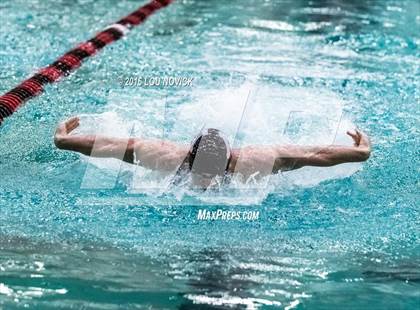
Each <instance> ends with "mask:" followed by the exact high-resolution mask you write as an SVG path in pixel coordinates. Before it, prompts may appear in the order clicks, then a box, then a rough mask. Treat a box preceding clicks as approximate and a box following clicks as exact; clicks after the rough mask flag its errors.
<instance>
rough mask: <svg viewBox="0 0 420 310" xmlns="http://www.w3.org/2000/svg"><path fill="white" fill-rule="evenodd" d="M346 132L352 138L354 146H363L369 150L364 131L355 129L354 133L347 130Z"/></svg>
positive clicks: (367, 139) (368, 142)
mask: <svg viewBox="0 0 420 310" xmlns="http://www.w3.org/2000/svg"><path fill="white" fill-rule="evenodd" d="M347 134H348V135H349V136H350V137H351V138H352V139H353V141H354V146H355V147H359V148H364V149H366V150H367V151H369V152H370V141H369V138H368V136H367V135H366V134H365V133H363V132H361V131H360V130H358V129H355V132H354V133H353V132H351V131H347Z"/></svg>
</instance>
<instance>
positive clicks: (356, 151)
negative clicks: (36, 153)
mask: <svg viewBox="0 0 420 310" xmlns="http://www.w3.org/2000/svg"><path fill="white" fill-rule="evenodd" d="M78 126H79V118H78V117H72V118H70V119H68V120H67V121H65V122H63V123H61V124H60V125H59V126H58V127H57V130H56V133H55V137H54V143H55V145H56V146H57V147H58V148H59V149H63V150H70V151H74V152H79V153H82V154H85V155H88V156H93V157H111V158H117V159H120V160H123V161H125V162H128V163H130V164H138V165H141V166H143V167H144V168H147V169H152V170H158V171H161V172H167V173H173V174H174V182H176V183H178V182H179V181H180V180H181V179H183V178H186V177H188V176H190V178H191V185H192V186H193V187H198V188H202V189H206V188H208V187H210V186H211V185H213V184H214V183H215V180H221V179H222V180H225V179H226V177H229V176H232V175H233V174H236V173H239V174H241V175H242V176H243V177H244V178H245V180H246V179H248V178H250V177H255V176H257V177H263V176H266V175H269V174H276V173H278V172H279V171H288V170H294V169H299V168H301V167H304V166H318V167H329V166H334V165H338V164H343V163H348V162H362V161H366V160H367V159H368V158H369V156H370V152H371V145H370V141H369V138H368V137H367V135H366V134H364V133H363V132H361V131H359V130H355V132H347V134H348V135H349V136H350V137H351V138H352V139H353V141H354V145H353V146H340V145H329V146H296V145H276V144H273V145H250V146H245V147H242V148H240V149H239V148H238V149H231V148H230V146H229V142H228V141H227V139H226V138H225V137H224V136H223V134H222V132H221V131H219V130H217V129H214V128H209V129H206V130H202V131H201V132H200V133H199V135H198V136H197V137H196V138H195V139H194V140H193V141H192V143H191V145H190V146H185V145H181V144H177V143H175V142H171V141H167V140H152V139H143V138H127V139H122V138H114V137H107V136H101V135H70V133H71V132H72V131H73V130H74V129H75V128H77V127H78Z"/></svg>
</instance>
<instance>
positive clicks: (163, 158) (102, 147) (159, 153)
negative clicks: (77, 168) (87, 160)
mask: <svg viewBox="0 0 420 310" xmlns="http://www.w3.org/2000/svg"><path fill="white" fill-rule="evenodd" d="M78 126H79V118H78V117H72V118H70V119H68V120H67V121H65V122H63V123H61V124H60V125H59V126H58V127H57V130H56V132H55V136H54V143H55V145H56V146H57V147H58V148H59V149H63V150H69V151H74V152H78V153H82V154H84V155H87V156H92V157H111V158H116V159H120V160H123V161H125V162H128V163H130V164H137V165H141V166H143V167H145V168H148V169H153V170H159V171H168V172H170V171H173V170H175V169H177V168H178V166H179V165H180V164H181V163H182V161H183V160H184V159H185V157H186V156H187V153H188V150H189V148H188V147H184V146H182V145H178V144H177V143H174V142H171V141H165V140H148V139H141V138H125V139H124V138H114V137H106V136H100V135H70V133H71V132H72V131H73V130H74V129H75V128H77V127H78Z"/></svg>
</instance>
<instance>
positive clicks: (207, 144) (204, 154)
mask: <svg viewBox="0 0 420 310" xmlns="http://www.w3.org/2000/svg"><path fill="white" fill-rule="evenodd" d="M230 156H231V150H230V146H229V142H228V141H227V139H226V138H224V137H223V135H222V133H221V132H220V130H218V129H215V128H209V129H204V130H202V131H201V132H200V134H199V135H198V136H197V137H196V138H195V139H194V141H193V142H192V144H191V150H190V156H189V159H188V165H189V169H190V171H192V172H193V173H197V174H207V175H210V176H216V175H224V174H225V173H226V170H227V167H228V164H229V160H230Z"/></svg>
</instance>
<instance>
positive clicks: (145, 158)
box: [133, 138, 189, 171]
mask: <svg viewBox="0 0 420 310" xmlns="http://www.w3.org/2000/svg"><path fill="white" fill-rule="evenodd" d="M133 150H134V155H135V158H136V159H137V163H138V164H140V165H142V166H144V167H146V168H150V169H155V170H165V171H167V170H173V169H176V168H177V167H178V166H179V165H180V164H181V163H182V161H183V160H184V159H185V157H186V156H187V155H188V151H189V147H188V146H186V145H182V144H179V143H176V142H173V141H169V140H161V139H140V138H138V139H135V142H134V146H133Z"/></svg>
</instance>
